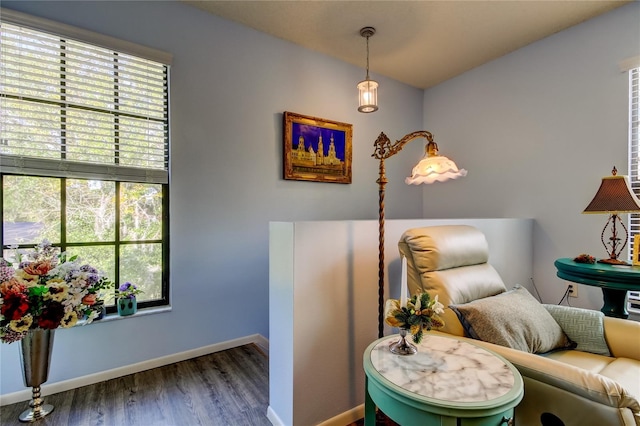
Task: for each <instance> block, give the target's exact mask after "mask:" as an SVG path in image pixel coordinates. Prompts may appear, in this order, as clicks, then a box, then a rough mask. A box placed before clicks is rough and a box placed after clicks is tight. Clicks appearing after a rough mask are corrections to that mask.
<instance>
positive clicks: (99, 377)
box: [0, 334, 269, 406]
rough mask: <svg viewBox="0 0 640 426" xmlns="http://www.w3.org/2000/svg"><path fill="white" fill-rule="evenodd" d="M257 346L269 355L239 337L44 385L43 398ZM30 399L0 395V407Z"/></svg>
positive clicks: (254, 338)
mask: <svg viewBox="0 0 640 426" xmlns="http://www.w3.org/2000/svg"><path fill="white" fill-rule="evenodd" d="M250 343H255V344H256V345H257V346H258V347H260V349H261V350H262V351H264V352H265V353H266V354H267V355H268V354H269V340H267V339H266V338H265V337H264V336H262V335H260V334H252V335H250V336H245V337H240V338H238V339H233V340H227V341H226V342H220V343H214V344H213V345H208V346H203V347H201V348H195V349H190V350H188V351H184V352H179V353H176V354H171V355H166V356H163V357H160V358H154V359H149V360H147V361H142V362H138V363H136V364H131V365H125V366H122V367H118V368H113V369H111V370H106V371H101V372H99V373H94V374H89V375H86V376H82V377H76V378H74V379H69V380H63V381H61V382H55V383H49V384H47V383H45V384H43V385H42V390H41V392H42V394H43V395H52V394H54V393H58V392H65V391H68V390H71V389H76V388H79V387H82V386H87V385H92V384H95V383H100V382H104V381H105V380H111V379H116V378H118V377H122V376H126V375H129V374H134V373H139V372H141V371H145V370H150V369H152V368H157V367H162V366H165V365H169V364H173V363H176V362H180V361H185V360H187V359H191V358H197V357H199V356H203V355H209V354H212V353H214V352H220V351H224V350H227V349H231V348H236V347H238V346H242V345H247V344H250ZM30 399H31V389H25V390H23V391H19V392H13V393H8V394H5V395H0V406H2V405H9V404H15V403H16V402H21V401H28V400H30Z"/></svg>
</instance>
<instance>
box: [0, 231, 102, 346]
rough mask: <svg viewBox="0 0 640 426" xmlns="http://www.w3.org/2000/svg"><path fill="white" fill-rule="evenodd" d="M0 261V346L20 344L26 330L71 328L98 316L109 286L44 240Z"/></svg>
mask: <svg viewBox="0 0 640 426" xmlns="http://www.w3.org/2000/svg"><path fill="white" fill-rule="evenodd" d="M15 253H16V255H15V259H13V262H10V261H8V260H6V259H4V258H0V340H2V342H4V343H12V342H16V341H19V340H22V339H23V338H24V337H25V336H26V334H27V332H28V331H29V330H33V329H49V330H53V329H56V328H58V327H62V328H69V327H73V326H74V325H76V323H77V322H78V320H80V319H85V322H84V324H89V323H91V322H92V321H93V320H94V319H95V318H96V317H97V316H98V315H99V311H98V309H97V308H96V306H98V305H100V304H101V302H102V297H103V296H102V290H104V289H106V288H108V287H110V285H111V282H110V281H109V280H108V279H107V278H106V277H105V276H104V275H103V274H102V273H100V272H99V271H98V270H97V269H96V268H94V267H93V266H91V265H88V264H83V263H82V262H81V261H80V259H79V258H78V257H77V256H72V257H67V255H66V253H59V249H58V248H57V247H53V246H52V245H51V243H50V242H49V241H47V240H44V241H43V242H42V243H40V244H39V245H37V246H36V247H35V250H34V251H32V252H27V253H25V254H23V253H21V252H20V251H18V250H17V249H15Z"/></svg>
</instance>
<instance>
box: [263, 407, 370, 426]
mask: <svg viewBox="0 0 640 426" xmlns="http://www.w3.org/2000/svg"><path fill="white" fill-rule="evenodd" d="M267 418H268V419H269V421H270V422H271V424H272V425H273V426H285V424H284V422H283V421H282V420H281V419H280V417H278V415H277V414H276V412H275V411H273V409H272V408H271V406H269V407H268V408H267ZM363 418H364V404H360V405H358V406H357V407H354V408H352V409H351V410H349V411H345V412H344V413H341V414H338V415H337V416H335V417H332V418H330V419H328V420H325V421H323V422H322V423H319V424H318V425H317V426H345V425H350V424H351V423H355V422H356V421H357V420H360V419H363Z"/></svg>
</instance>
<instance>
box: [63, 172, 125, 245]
mask: <svg viewBox="0 0 640 426" xmlns="http://www.w3.org/2000/svg"><path fill="white" fill-rule="evenodd" d="M115 194H116V184H115V182H107V181H99V180H83V179H68V180H67V241H69V242H71V243H84V242H92V241H114V240H115V222H116V218H115Z"/></svg>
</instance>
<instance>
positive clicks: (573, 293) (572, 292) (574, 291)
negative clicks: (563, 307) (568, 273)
mask: <svg viewBox="0 0 640 426" xmlns="http://www.w3.org/2000/svg"><path fill="white" fill-rule="evenodd" d="M567 289H568V290H569V297H578V286H577V285H575V284H567Z"/></svg>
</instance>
